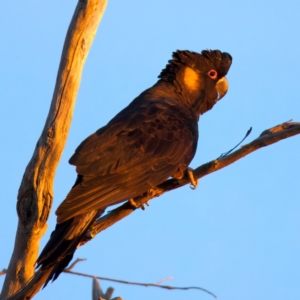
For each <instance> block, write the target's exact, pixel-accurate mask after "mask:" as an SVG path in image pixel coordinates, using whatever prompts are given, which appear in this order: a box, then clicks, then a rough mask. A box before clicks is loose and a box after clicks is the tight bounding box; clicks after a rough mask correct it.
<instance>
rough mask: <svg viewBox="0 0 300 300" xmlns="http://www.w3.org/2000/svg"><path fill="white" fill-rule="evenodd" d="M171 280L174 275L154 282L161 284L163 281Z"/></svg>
mask: <svg viewBox="0 0 300 300" xmlns="http://www.w3.org/2000/svg"><path fill="white" fill-rule="evenodd" d="M169 280H173V276H170V277H168V278H164V279H161V280H159V281H157V282H155V283H154V284H156V285H159V284H161V283H163V282H166V281H169Z"/></svg>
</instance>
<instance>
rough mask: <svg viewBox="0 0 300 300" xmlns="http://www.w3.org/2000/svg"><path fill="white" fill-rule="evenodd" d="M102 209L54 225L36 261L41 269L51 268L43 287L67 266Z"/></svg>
mask: <svg viewBox="0 0 300 300" xmlns="http://www.w3.org/2000/svg"><path fill="white" fill-rule="evenodd" d="M103 211H104V210H101V211H96V210H94V211H92V212H89V213H86V214H83V215H79V216H76V217H74V218H71V219H69V220H67V221H65V222H63V223H61V224H57V225H56V227H55V230H54V231H53V232H52V234H51V237H50V239H49V241H48V243H47V244H46V246H45V247H44V249H43V251H42V252H41V254H40V256H39V257H38V259H37V262H36V264H37V266H36V268H39V267H40V270H41V271H43V270H46V269H49V268H52V271H51V273H50V275H49V276H48V278H47V280H46V282H45V284H44V287H45V286H46V285H47V284H48V282H49V281H50V280H52V281H54V280H55V279H56V278H57V277H58V276H59V274H60V273H61V272H63V270H64V269H65V268H66V267H67V265H68V264H69V262H70V261H71V260H72V258H73V255H74V252H75V251H76V248H77V246H78V245H79V243H80V241H81V240H82V238H83V237H84V235H85V233H86V232H87V230H88V229H89V227H90V226H91V225H92V223H93V222H94V221H95V219H96V218H98V217H99V216H100V215H101V214H102V213H103Z"/></svg>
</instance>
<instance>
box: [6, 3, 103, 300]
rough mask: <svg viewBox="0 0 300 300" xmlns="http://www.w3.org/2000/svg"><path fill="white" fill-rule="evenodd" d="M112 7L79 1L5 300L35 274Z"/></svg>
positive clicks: (21, 203)
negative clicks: (79, 100)
mask: <svg viewBox="0 0 300 300" xmlns="http://www.w3.org/2000/svg"><path fill="white" fill-rule="evenodd" d="M106 4H107V0H99V1H97V0H85V1H83V0H81V1H78V4H77V7H76V9H75V12H74V15H73V18H72V20H71V23H70V26H69V29H68V32H67V35H66V39H65V43H64V47H63V51H62V55H61V61H60V65H59V70H58V74H57V78H56V84H55V88H54V93H53V98H52V102H51V106H50V110H49V113H48V117H47V119H46V123H45V126H44V129H43V131H42V134H41V136H40V138H39V140H38V142H37V145H36V148H35V150H34V153H33V156H32V158H31V160H30V162H29V164H28V166H27V168H26V170H25V173H24V175H23V179H22V183H21V186H20V188H19V193H18V202H17V212H18V216H19V222H18V228H17V233H16V237H15V245H14V250H13V254H12V257H11V260H10V263H9V266H8V270H7V275H6V278H5V282H4V285H3V288H2V293H1V296H0V299H1V300H2V299H3V300H4V299H7V298H8V296H10V295H13V294H14V293H16V292H17V291H18V290H20V289H21V288H22V286H24V285H25V284H26V283H27V282H28V281H29V280H30V278H31V277H32V276H33V275H34V265H35V261H36V258H37V255H38V251H39V242H40V239H41V237H42V236H43V234H44V233H45V231H46V228H47V225H46V222H47V219H48V216H49V213H50V209H51V206H52V199H53V179H54V175H55V171H56V167H57V165H58V162H59V160H60V157H61V154H62V151H63V149H64V146H65V143H66V140H67V136H68V132H69V128H70V124H71V120H72V116H73V109H74V105H75V100H76V96H77V92H78V88H79V85H80V80H81V74H82V70H83V66H84V63H85V60H86V57H87V55H88V52H89V50H90V47H91V44H92V42H93V39H94V37H95V34H96V31H97V28H98V25H99V22H100V20H101V18H102V15H103V13H104V10H105V7H106Z"/></svg>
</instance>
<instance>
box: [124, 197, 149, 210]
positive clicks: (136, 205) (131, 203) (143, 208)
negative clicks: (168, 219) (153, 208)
mask: <svg viewBox="0 0 300 300" xmlns="http://www.w3.org/2000/svg"><path fill="white" fill-rule="evenodd" d="M128 201H129V203H130V205H131V206H132V207H133V208H141V209H142V210H145V205H144V204H146V205H147V206H149V203H148V201H146V202H145V203H143V204H141V205H138V204H137V203H136V202H135V201H134V199H133V198H130V199H129V200H128Z"/></svg>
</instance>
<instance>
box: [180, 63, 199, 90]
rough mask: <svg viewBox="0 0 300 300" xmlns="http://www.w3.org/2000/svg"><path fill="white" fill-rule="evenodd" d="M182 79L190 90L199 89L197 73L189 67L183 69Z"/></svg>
mask: <svg viewBox="0 0 300 300" xmlns="http://www.w3.org/2000/svg"><path fill="white" fill-rule="evenodd" d="M183 81H184V84H185V85H186V86H187V87H188V88H189V89H190V90H192V91H196V90H199V88H200V85H201V81H200V77H199V75H198V73H197V72H195V71H194V70H193V69H191V68H189V67H186V68H185V69H184V75H183Z"/></svg>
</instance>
